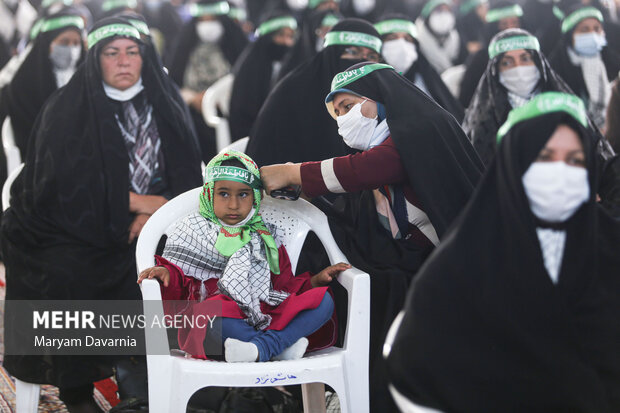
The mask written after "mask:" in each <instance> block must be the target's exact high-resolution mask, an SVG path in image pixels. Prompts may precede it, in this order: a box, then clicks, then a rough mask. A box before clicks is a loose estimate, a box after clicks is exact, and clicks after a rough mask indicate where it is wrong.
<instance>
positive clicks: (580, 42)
mask: <svg viewBox="0 0 620 413" xmlns="http://www.w3.org/2000/svg"><path fill="white" fill-rule="evenodd" d="M605 46H607V39H606V38H605V36H604V35H602V34H598V33H594V32H590V33H580V34H576V35H575V52H577V54H578V55H581V56H587V57H592V56H596V55H597V54H598V53H600V51H601V50H602V49H603V47H605Z"/></svg>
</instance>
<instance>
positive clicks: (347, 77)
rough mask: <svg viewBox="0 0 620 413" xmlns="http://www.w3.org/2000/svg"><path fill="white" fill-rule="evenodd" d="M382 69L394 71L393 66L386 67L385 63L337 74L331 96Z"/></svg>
mask: <svg viewBox="0 0 620 413" xmlns="http://www.w3.org/2000/svg"><path fill="white" fill-rule="evenodd" d="M381 69H392V70H394V68H393V67H392V66H390V65H386V64H384V63H372V64H369V65H365V66H361V67H358V68H357V69H353V70H347V71H346V72H340V73H338V74H336V76H334V79H333V80H332V87H331V91H330V95H331V93H332V92H334V91H335V90H338V89H342V88H343V87H345V86H346V85H348V84H350V83H353V82H355V81H357V80H359V79H361V78H363V77H364V76H368V75H369V74H371V73H372V72H374V71H375V70H381ZM328 97H329V95H328Z"/></svg>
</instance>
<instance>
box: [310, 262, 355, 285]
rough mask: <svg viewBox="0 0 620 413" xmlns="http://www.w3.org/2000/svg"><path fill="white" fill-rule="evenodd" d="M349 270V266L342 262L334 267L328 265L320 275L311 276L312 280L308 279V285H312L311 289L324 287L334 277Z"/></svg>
mask: <svg viewBox="0 0 620 413" xmlns="http://www.w3.org/2000/svg"><path fill="white" fill-rule="evenodd" d="M349 268H351V265H350V264H345V263H344V262H339V263H338V264H336V265H330V266H329V267H327V268H325V269H324V270H323V271H321V272H320V273H318V274H316V275H313V276H312V278H310V284H312V288H315V287H324V286H326V285H328V284H329V283H330V282H332V281H333V279H334V277H336V276H337V275H338V274H340V273H341V272H343V271H345V270H348V269H349Z"/></svg>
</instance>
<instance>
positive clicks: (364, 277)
mask: <svg viewBox="0 0 620 413" xmlns="http://www.w3.org/2000/svg"><path fill="white" fill-rule="evenodd" d="M337 279H338V282H339V283H340V284H341V285H342V286H343V287H344V288H345V289H346V290H347V294H348V308H347V328H346V333H345V337H344V348H345V349H347V350H351V351H354V352H355V354H358V355H361V354H364V355H365V357H366V359H367V358H368V349H369V345H370V276H369V275H368V274H367V273H365V272H363V271H361V270H359V269H357V268H350V269H348V270H346V271H343V272H342V273H341V274H340V275H339V276H338V278H337Z"/></svg>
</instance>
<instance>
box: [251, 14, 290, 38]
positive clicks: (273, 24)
mask: <svg viewBox="0 0 620 413" xmlns="http://www.w3.org/2000/svg"><path fill="white" fill-rule="evenodd" d="M285 27H288V28H289V29H293V30H297V20H295V18H294V17H291V16H283V17H277V18H275V19H271V20H267V21H266V22H264V23H262V24H261V25H260V26H258V29H256V34H257V35H258V36H264V35H266V34H269V33H273V32H275V31H278V30H280V29H283V28H285Z"/></svg>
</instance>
